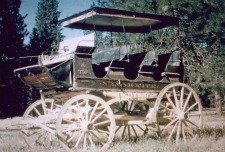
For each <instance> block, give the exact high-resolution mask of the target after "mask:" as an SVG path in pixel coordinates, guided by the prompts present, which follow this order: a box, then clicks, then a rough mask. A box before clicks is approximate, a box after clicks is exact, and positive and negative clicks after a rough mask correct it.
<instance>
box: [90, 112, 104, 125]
mask: <svg viewBox="0 0 225 152" xmlns="http://www.w3.org/2000/svg"><path fill="white" fill-rule="evenodd" d="M105 112H106V109H104V110H102V112H100V113H99V114H98V115H97V116H96V117H95V118H94V119H93V120H92V121H91V123H94V122H95V121H96V120H97V119H98V118H99V117H100V116H101V115H103V114H104V113H105Z"/></svg>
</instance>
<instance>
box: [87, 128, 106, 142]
mask: <svg viewBox="0 0 225 152" xmlns="http://www.w3.org/2000/svg"><path fill="white" fill-rule="evenodd" d="M90 133H91V134H92V135H93V136H94V137H95V138H96V139H97V141H98V142H100V143H101V144H102V145H104V142H103V141H102V140H101V139H100V138H99V137H98V136H97V135H95V133H94V132H93V131H90Z"/></svg>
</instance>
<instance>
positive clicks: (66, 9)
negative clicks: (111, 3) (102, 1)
mask: <svg viewBox="0 0 225 152" xmlns="http://www.w3.org/2000/svg"><path fill="white" fill-rule="evenodd" d="M21 1H22V3H21V7H20V13H21V14H22V15H23V16H24V15H26V14H27V17H26V18H25V23H26V24H27V29H28V31H29V33H31V32H32V29H33V27H34V25H35V16H36V12H37V4H38V1H39V0H21ZM91 4H92V0H59V6H58V10H59V11H60V12H61V14H60V17H59V19H63V18H65V17H68V16H71V15H73V14H75V13H78V12H81V11H84V10H86V9H88V8H90V5H91ZM62 32H63V35H64V36H65V38H64V39H70V38H72V37H76V36H81V35H83V31H82V30H77V29H69V28H64V27H63V31H62ZM28 41H29V36H28V37H27V38H26V39H25V43H27V42H28Z"/></svg>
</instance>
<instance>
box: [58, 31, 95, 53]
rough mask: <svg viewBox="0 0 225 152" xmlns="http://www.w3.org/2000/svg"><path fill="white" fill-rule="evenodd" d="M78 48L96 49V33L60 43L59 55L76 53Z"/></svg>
mask: <svg viewBox="0 0 225 152" xmlns="http://www.w3.org/2000/svg"><path fill="white" fill-rule="evenodd" d="M78 46H84V47H95V33H91V34H87V35H84V36H80V37H75V38H72V39H68V40H64V41H62V42H60V44H59V54H64V53H66V54H67V53H71V52H75V51H76V49H77V47H78Z"/></svg>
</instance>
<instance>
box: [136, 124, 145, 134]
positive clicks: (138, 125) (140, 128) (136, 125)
mask: <svg viewBox="0 0 225 152" xmlns="http://www.w3.org/2000/svg"><path fill="white" fill-rule="evenodd" d="M136 126H137V127H138V128H140V129H141V130H142V131H143V132H145V129H143V128H141V126H139V125H136Z"/></svg>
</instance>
